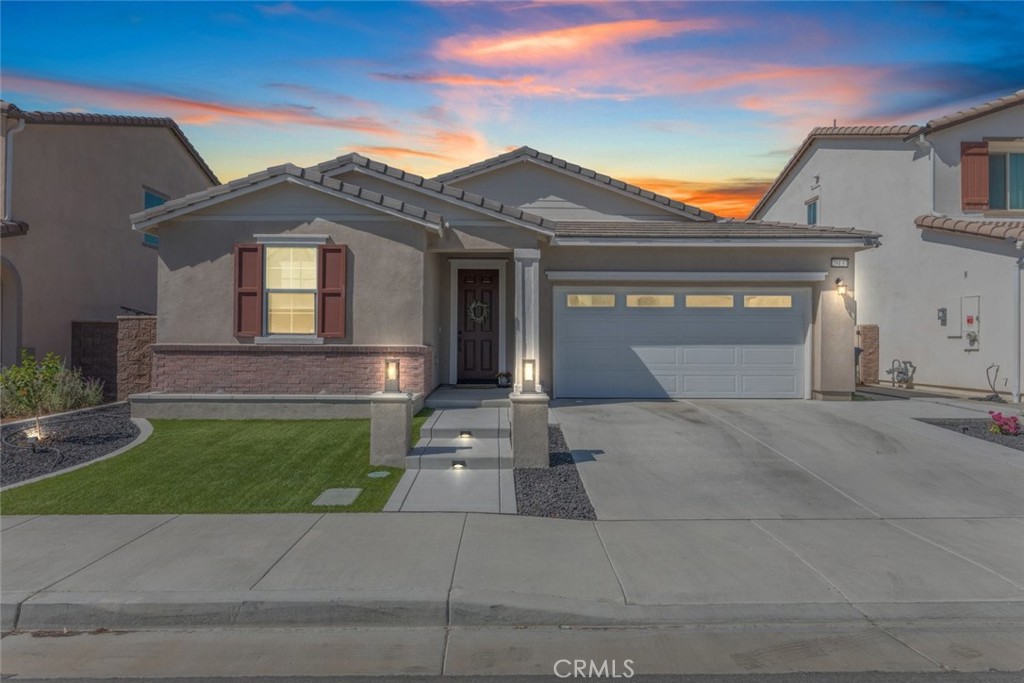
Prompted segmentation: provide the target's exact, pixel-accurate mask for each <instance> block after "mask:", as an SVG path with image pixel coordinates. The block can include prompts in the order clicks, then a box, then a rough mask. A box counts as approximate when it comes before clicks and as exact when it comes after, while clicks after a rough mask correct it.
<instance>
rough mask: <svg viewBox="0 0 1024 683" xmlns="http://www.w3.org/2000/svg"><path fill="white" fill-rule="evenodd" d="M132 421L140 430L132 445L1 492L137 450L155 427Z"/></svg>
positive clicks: (142, 421)
mask: <svg viewBox="0 0 1024 683" xmlns="http://www.w3.org/2000/svg"><path fill="white" fill-rule="evenodd" d="M87 410H88V409H87ZM131 421H132V422H134V423H135V426H136V427H138V428H139V435H138V436H137V437H135V439H133V440H132V441H131V442H130V443H128V444H125V445H124V446H121V447H120V448H118V449H117V450H116V451H113V452H112V453H107V454H106V455H101V456H100V457H98V458H93V459H92V460H90V461H88V462H82V463H78V464H77V465H72V466H71V467H65V468H64V469H62V470H57V471H56V472H49V473H47V474H40V475H39V476H38V477H32V478H31V479H25V480H24V481H17V482H15V483H13V484H8V485H7V486H4V487H2V488H0V492H3V491H10V490H11V489H16V488H18V487H19V486H25V485H26V484H34V483H36V482H37V481H43V480H44V479H51V478H53V477H57V476H60V475H62V474H67V473H68V472H74V471H75V470H80V469H82V468H83V467H88V466H89V465H93V464H95V463H98V462H103V461H104V460H109V459H110V458H113V457H115V456H118V455H121V454H122V453H124V452H125V451H130V450H131V449H133V448H135V447H136V446H138V445H139V444H140V443H142V442H143V441H145V440H146V439H148V438H149V437H150V436H152V434H153V425H151V424H150V423H149V420H144V419H142V418H140V417H133V418H131Z"/></svg>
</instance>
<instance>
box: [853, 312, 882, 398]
mask: <svg viewBox="0 0 1024 683" xmlns="http://www.w3.org/2000/svg"><path fill="white" fill-rule="evenodd" d="M856 344H857V346H859V347H860V348H861V352H860V364H859V370H858V373H857V383H858V384H877V383H878V325H857V339H856Z"/></svg>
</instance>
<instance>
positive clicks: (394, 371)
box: [384, 358, 401, 392]
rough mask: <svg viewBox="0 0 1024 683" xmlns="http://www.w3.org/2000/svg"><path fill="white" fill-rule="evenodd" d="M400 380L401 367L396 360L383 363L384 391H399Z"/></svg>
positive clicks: (391, 359) (389, 359) (390, 359)
mask: <svg viewBox="0 0 1024 683" xmlns="http://www.w3.org/2000/svg"><path fill="white" fill-rule="evenodd" d="M400 378H401V367H400V363H399V362H398V359H397V358H388V359H387V360H385V361H384V391H388V392H398V391H400V388H399V386H400V383H399V380H400Z"/></svg>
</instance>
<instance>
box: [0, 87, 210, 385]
mask: <svg viewBox="0 0 1024 683" xmlns="http://www.w3.org/2000/svg"><path fill="white" fill-rule="evenodd" d="M0 120H2V126H3V129H2V135H0V155H2V157H3V163H2V164H0V168H2V169H3V177H2V183H0V184H2V187H3V192H2V196H3V238H2V239H3V241H2V243H0V252H2V266H3V268H2V293H0V302H2V321H0V330H2V340H0V356H2V358H0V361H2V364H3V365H5V366H7V365H10V364H12V363H15V362H17V360H18V357H19V350H20V349H22V348H27V349H29V350H30V351H31V352H33V353H34V354H35V355H36V356H38V357H42V356H43V355H44V354H46V353H48V352H54V353H57V354H59V355H61V356H62V357H64V358H65V359H67V360H68V361H69V362H70V361H71V360H72V356H73V355H74V354H73V353H72V346H73V340H72V336H73V333H72V330H73V329H74V330H75V332H74V334H75V335H76V339H75V345H76V348H80V349H84V353H85V355H86V356H88V357H89V361H90V362H95V363H97V364H100V365H104V366H112V364H113V363H114V362H115V359H114V358H113V357H112V356H111V354H113V353H116V348H115V346H112V345H111V341H112V339H113V337H112V336H111V330H113V329H114V328H113V326H114V324H115V322H116V317H117V316H118V315H123V314H125V312H126V311H139V312H148V313H155V312H156V271H157V249H156V248H155V247H156V246H157V243H156V239H155V237H153V236H149V235H140V234H139V233H137V232H135V231H133V230H132V229H131V222H130V220H129V219H128V216H129V215H130V214H132V213H136V212H138V211H141V210H142V209H144V208H147V207H151V206H155V205H157V204H158V203H160V202H163V201H165V200H166V199H167V198H170V197H177V196H180V195H182V194H187V193H189V192H197V191H199V190H203V189H205V188H207V187H209V186H211V185H215V184H217V182H218V181H217V178H216V176H214V174H213V172H212V171H211V170H210V169H209V168H208V167H207V165H206V164H205V163H204V162H203V160H202V158H201V157H200V156H199V153H198V152H196V150H195V149H194V148H193V147H192V145H191V144H189V142H188V140H187V139H186V138H185V135H184V134H183V133H182V132H181V129H180V128H178V126H177V125H176V124H175V123H174V121H172V120H171V119H156V118H138V117H131V116H107V115H100V114H78V113H67V112H29V111H22V110H20V109H18V107H16V106H14V105H13V104H9V103H7V102H4V103H3V105H2V115H0ZM93 323H108V324H107V325H106V326H96V325H93ZM97 329H99V330H100V332H99V333H96V332H95V331H96V330H97ZM83 335H92V336H91V337H90V338H88V339H84V338H82V336H83ZM98 347H102V348H98ZM97 356H102V358H98V357H97ZM108 369H110V368H108ZM110 388H111V387H109V386H108V389H110Z"/></svg>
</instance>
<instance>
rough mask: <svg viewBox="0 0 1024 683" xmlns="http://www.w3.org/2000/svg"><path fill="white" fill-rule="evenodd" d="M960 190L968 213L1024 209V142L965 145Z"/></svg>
mask: <svg viewBox="0 0 1024 683" xmlns="http://www.w3.org/2000/svg"><path fill="white" fill-rule="evenodd" d="M960 190H961V208H962V209H963V210H964V211H968V212H970V211H1022V210H1024V143H1021V142H1020V141H1003V140H992V141H984V142H964V143H961V145H960Z"/></svg>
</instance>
